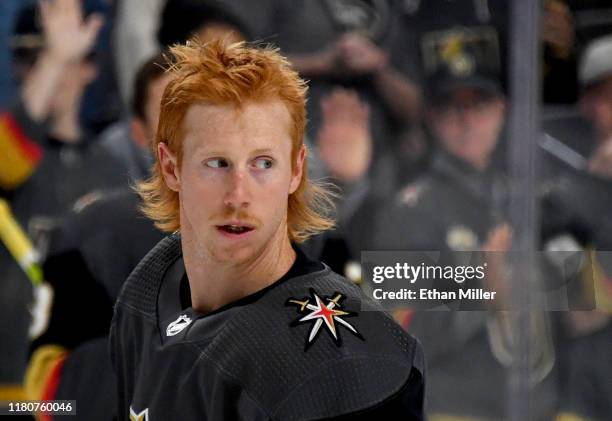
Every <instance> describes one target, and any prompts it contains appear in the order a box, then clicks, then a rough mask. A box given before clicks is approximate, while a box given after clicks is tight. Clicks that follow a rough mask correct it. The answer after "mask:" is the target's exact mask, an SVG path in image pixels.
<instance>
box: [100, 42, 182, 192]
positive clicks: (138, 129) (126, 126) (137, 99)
mask: <svg viewBox="0 0 612 421" xmlns="http://www.w3.org/2000/svg"><path fill="white" fill-rule="evenodd" d="M165 61H166V60H165V58H164V56H163V54H162V53H159V54H156V55H155V56H154V57H151V58H149V59H148V60H146V61H145V62H144V63H143V65H142V66H141V67H140V69H139V70H138V72H137V74H136V78H135V80H134V83H133V85H134V88H133V89H134V98H133V99H132V104H131V113H130V114H131V116H130V119H129V120H127V119H125V120H123V121H121V122H118V123H116V124H114V125H112V126H111V127H109V128H108V129H107V130H106V131H104V132H103V133H102V134H101V135H100V144H101V145H102V147H103V148H104V149H106V150H107V151H108V152H110V154H112V155H113V157H115V158H116V159H117V160H119V161H121V162H122V163H123V165H124V166H125V167H126V168H127V169H128V174H129V178H130V180H132V181H138V180H141V179H144V178H146V177H148V176H149V169H150V167H151V165H152V163H153V157H152V155H151V149H150V145H151V141H152V140H153V138H154V137H155V132H156V130H157V120H158V119H159V103H160V101H161V97H162V94H163V93H164V89H165V88H166V85H167V84H168V82H169V80H170V79H169V76H167V75H165V74H164V72H165V68H166V66H165V65H164V63H165Z"/></svg>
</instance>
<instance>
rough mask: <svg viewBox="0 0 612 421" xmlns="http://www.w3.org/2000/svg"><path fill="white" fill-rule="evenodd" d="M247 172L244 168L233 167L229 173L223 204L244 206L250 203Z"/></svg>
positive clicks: (232, 206)
mask: <svg viewBox="0 0 612 421" xmlns="http://www.w3.org/2000/svg"><path fill="white" fill-rule="evenodd" d="M248 184H249V180H248V174H247V173H246V171H245V170H244V169H241V168H234V169H232V170H231V171H230V173H229V180H228V184H227V190H226V193H225V197H224V201H223V202H224V204H225V205H226V206H229V207H231V208H236V209H238V208H245V207H247V206H248V205H249V203H250V194H249V186H248Z"/></svg>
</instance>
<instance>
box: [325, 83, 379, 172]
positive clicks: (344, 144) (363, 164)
mask: <svg viewBox="0 0 612 421" xmlns="http://www.w3.org/2000/svg"><path fill="white" fill-rule="evenodd" d="M321 109H322V112H323V124H322V126H321V128H320V130H319V133H318V135H317V137H318V141H317V145H318V148H319V154H320V157H321V160H322V161H323V163H324V164H325V166H326V167H327V169H328V171H329V172H330V174H331V175H333V176H334V177H336V178H338V179H339V180H340V181H342V182H352V181H356V180H358V179H360V178H361V177H362V176H363V175H365V173H366V172H367V170H368V168H369V166H370V161H371V159H372V137H371V135H370V124H369V108H368V106H367V104H365V103H363V102H362V101H360V100H359V97H358V96H357V94H356V93H355V92H354V91H349V90H344V89H335V90H334V91H333V92H332V93H331V94H330V95H328V96H326V97H324V98H323V99H322V100H321Z"/></svg>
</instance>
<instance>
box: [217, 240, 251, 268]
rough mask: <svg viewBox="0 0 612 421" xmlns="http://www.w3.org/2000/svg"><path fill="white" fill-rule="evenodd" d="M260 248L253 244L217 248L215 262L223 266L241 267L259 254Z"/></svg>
mask: <svg viewBox="0 0 612 421" xmlns="http://www.w3.org/2000/svg"><path fill="white" fill-rule="evenodd" d="M257 250H258V248H257V247H255V246H254V245H252V244H240V245H238V244H232V245H224V246H221V247H217V248H215V249H214V251H213V256H214V257H215V260H216V261H217V262H219V263H222V264H233V265H239V264H241V263H245V262H248V261H250V260H252V259H253V258H254V256H255V255H256V254H257Z"/></svg>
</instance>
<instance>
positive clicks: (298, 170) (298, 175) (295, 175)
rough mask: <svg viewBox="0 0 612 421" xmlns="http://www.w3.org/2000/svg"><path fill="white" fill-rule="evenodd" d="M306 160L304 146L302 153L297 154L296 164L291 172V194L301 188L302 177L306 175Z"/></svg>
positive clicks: (301, 149)
mask: <svg viewBox="0 0 612 421" xmlns="http://www.w3.org/2000/svg"><path fill="white" fill-rule="evenodd" d="M305 160H306V146H304V145H302V147H301V148H300V151H299V152H298V154H297V157H296V162H295V164H294V165H293V170H292V171H291V172H292V174H291V184H290V185H289V194H293V193H295V191H296V190H297V189H298V187H299V186H300V182H301V181H302V175H303V173H304V161H305Z"/></svg>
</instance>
